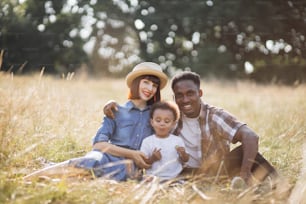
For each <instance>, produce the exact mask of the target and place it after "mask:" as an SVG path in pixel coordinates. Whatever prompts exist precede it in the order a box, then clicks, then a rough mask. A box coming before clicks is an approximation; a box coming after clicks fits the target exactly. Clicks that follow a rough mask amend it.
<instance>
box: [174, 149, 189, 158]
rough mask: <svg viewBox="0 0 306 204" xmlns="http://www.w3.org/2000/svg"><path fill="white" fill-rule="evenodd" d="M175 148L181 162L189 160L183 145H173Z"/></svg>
mask: <svg viewBox="0 0 306 204" xmlns="http://www.w3.org/2000/svg"><path fill="white" fill-rule="evenodd" d="M175 149H176V151H177V153H178V155H179V157H180V159H181V160H182V162H187V161H188V160H189V154H187V152H186V151H185V148H184V147H180V146H178V145H176V146H175Z"/></svg>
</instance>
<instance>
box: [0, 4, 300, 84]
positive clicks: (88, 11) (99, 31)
mask: <svg viewBox="0 0 306 204" xmlns="http://www.w3.org/2000/svg"><path fill="white" fill-rule="evenodd" d="M72 2H73V1H67V0H66V1H56V0H44V1H39V2H37V1H34V0H27V1H25V2H24V3H18V1H8V0H4V1H2V2H1V3H0V6H1V8H2V9H1V10H0V17H1V18H0V25H1V28H0V29H1V30H0V42H1V49H4V50H5V55H4V62H3V64H2V67H1V69H2V70H6V71H7V70H9V71H14V72H16V71H17V70H18V69H20V70H22V69H23V70H24V71H34V70H40V69H41V68H42V67H45V68H46V71H49V72H53V73H59V74H62V73H65V74H66V73H67V72H74V71H76V70H77V69H78V68H80V67H81V65H83V64H85V65H86V67H87V71H88V72H90V73H91V74H93V75H95V76H109V75H112V74H113V75H119V76H120V75H121V76H123V75H125V74H126V72H127V71H128V70H129V69H128V70H127V68H131V67H132V65H133V64H135V63H137V62H138V61H140V60H150V61H154V62H157V63H160V64H161V65H162V66H163V67H164V68H165V71H166V72H167V73H168V74H169V75H171V74H172V73H173V70H177V69H191V70H194V71H197V72H199V73H200V74H202V75H205V76H206V75H214V76H217V77H224V78H251V79H255V80H259V81H272V80H274V81H275V79H277V80H276V81H277V82H283V83H289V84H292V83H295V82H296V81H299V82H305V81H306V64H305V56H306V53H305V50H306V49H305V48H306V43H305V36H306V33H305V29H303V28H304V27H305V22H306V21H305V16H306V10H305V8H306V3H304V2H302V1H300V0H293V1H282V2H279V1H276V0H273V1H262V0H260V1H244V0H233V1H222V0H209V1H202V0H193V1H190V0H159V1H156V0H141V1H138V2H137V1H130V0H120V1H113V0H112V1H89V2H88V1H84V0H82V1H76V2H74V4H71V3H72ZM136 21H139V22H141V23H143V25H142V26H141V25H140V26H139V25H138V26H136V24H135V22H136ZM85 31H86V32H87V35H84V32H85ZM81 33H83V34H81ZM86 43H89V44H91V45H92V48H91V49H92V50H91V52H90V53H85V52H84V49H83V48H84V45H85V44H86ZM278 57H281V58H284V59H288V60H289V62H290V63H289V64H287V66H288V67H295V66H298V67H299V69H295V70H298V75H299V76H300V77H297V75H296V74H295V73H294V74H292V75H290V77H288V78H287V77H286V76H285V75H283V74H279V73H277V71H278V69H275V70H276V73H275V72H274V71H273V72H272V74H268V73H270V72H271V68H270V67H271V66H272V67H278V66H282V64H283V63H282V62H281V61H278V62H275V61H274V59H276V58H278ZM245 62H248V63H250V64H252V65H253V66H254V68H253V70H252V73H253V74H251V75H250V74H249V73H247V72H246V71H245V67H244V64H245ZM259 62H260V63H259ZM265 64H266V66H265ZM258 65H259V66H258ZM290 70H292V69H291V68H290V69H289V68H287V69H286V71H289V72H290ZM261 77H263V78H262V79H261Z"/></svg>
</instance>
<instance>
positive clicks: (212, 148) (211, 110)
mask: <svg viewBox="0 0 306 204" xmlns="http://www.w3.org/2000/svg"><path fill="white" fill-rule="evenodd" d="M198 122H199V125H200V129H201V148H199V149H200V150H201V154H202V164H201V167H200V170H201V172H203V173H209V172H210V171H215V170H216V168H219V164H220V162H221V161H222V160H223V158H224V156H225V155H226V154H227V153H229V150H230V143H231V142H232V140H233V137H234V136H235V134H236V132H237V131H238V129H239V128H240V127H241V126H242V125H244V124H245V123H242V122H240V121H238V120H237V119H236V118H235V117H234V116H232V115H231V114H230V113H228V112H226V111H224V110H223V109H219V108H217V107H214V106H210V105H208V104H204V103H202V107H201V112H200V115H199V119H198ZM183 125H184V124H183V122H182V120H181V119H180V120H179V122H178V126H177V128H176V130H175V131H174V134H176V135H179V134H180V131H181V129H182V127H183ZM187 152H188V149H187ZM212 167H215V168H212Z"/></svg>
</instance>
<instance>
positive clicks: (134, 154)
mask: <svg viewBox="0 0 306 204" xmlns="http://www.w3.org/2000/svg"><path fill="white" fill-rule="evenodd" d="M93 149H98V150H100V151H102V152H106V153H108V154H111V155H114V156H117V157H125V158H127V159H131V160H133V161H134V162H135V164H136V165H137V166H138V167H140V168H145V169H147V168H149V167H150V166H151V165H149V164H148V163H147V162H146V161H147V160H148V158H147V157H146V155H145V154H144V153H143V152H141V151H137V150H132V149H127V148H124V147H119V146H116V145H113V144H110V143H108V142H98V143H95V144H94V145H93Z"/></svg>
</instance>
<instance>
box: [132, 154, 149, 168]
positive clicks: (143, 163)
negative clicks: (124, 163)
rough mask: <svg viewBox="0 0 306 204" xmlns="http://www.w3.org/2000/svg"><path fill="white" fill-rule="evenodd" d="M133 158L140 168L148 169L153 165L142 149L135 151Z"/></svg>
mask: <svg viewBox="0 0 306 204" xmlns="http://www.w3.org/2000/svg"><path fill="white" fill-rule="evenodd" d="M132 160H133V161H134V162H135V164H136V166H138V167H139V168H145V169H148V168H150V167H151V165H150V164H149V163H148V158H147V157H146V155H145V154H144V153H143V152H141V151H136V150H135V151H133V153H132Z"/></svg>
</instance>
